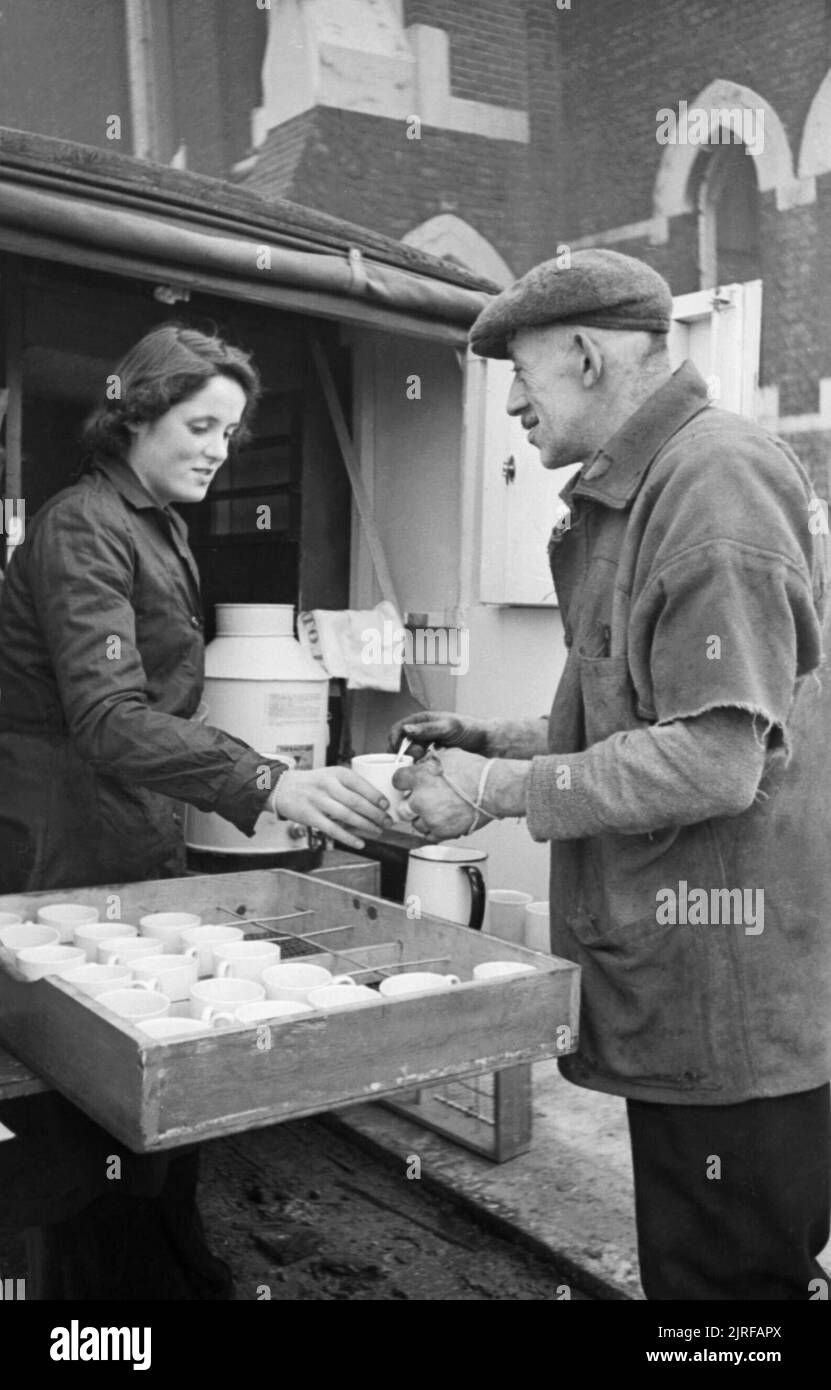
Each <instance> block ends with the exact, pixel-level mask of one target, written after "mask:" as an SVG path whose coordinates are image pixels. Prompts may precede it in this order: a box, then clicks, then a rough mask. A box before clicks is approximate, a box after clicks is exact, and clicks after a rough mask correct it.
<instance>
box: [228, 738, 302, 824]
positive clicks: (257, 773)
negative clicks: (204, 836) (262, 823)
mask: <svg viewBox="0 0 831 1390" xmlns="http://www.w3.org/2000/svg"><path fill="white" fill-rule="evenodd" d="M288 770H289V764H288V763H286V762H282V761H278V760H277V759H276V758H267V757H262V758H260V757H258V756H257V754H256V753H254V752H251V753H246V754H245V756H244V757H242V758H240V760H239V762H238V763H237V764H236V766H235V767H234V768H233V770H232V771H231V773H230V774H229V776H228V778H227V781H226V783H225V785H224V786H223V788H222V795H221V797H220V799H219V801H218V802H217V805H216V807H215V810H216V811H217V812H218V813H219V815H221V816H224V818H225V820H229V821H230V822H231V824H232V825H235V826H236V827H237V829H238V830H241V831H242V833H243V835H253V834H254V831H255V829H256V826H257V821H258V820H259V818H260V816H261V815H262V813H263V811H267V810H268V809H269V801H270V799H271V797H272V796H273V795H274V789H275V787H276V786H277V783H278V782H279V780H280V778H281V777H282V775H283V773H284V772H288Z"/></svg>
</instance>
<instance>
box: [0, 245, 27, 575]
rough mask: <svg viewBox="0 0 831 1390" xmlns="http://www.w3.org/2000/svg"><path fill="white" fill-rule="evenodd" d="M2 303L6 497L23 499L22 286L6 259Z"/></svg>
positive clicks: (0, 511)
mask: <svg viewBox="0 0 831 1390" xmlns="http://www.w3.org/2000/svg"><path fill="white" fill-rule="evenodd" d="M2 276H3V301H4V306H5V319H6V340H5V349H6V477H5V482H4V485H3V498H9V499H18V498H21V497H22V496H23V286H22V284H21V280H20V275H19V272H18V271H17V269H16V267H13V264H12V262H11V260H10V259H9V258H8V257H6V258H4V260H3V264H2ZM3 498H0V538H2V540H3V542H4V550H5V558H6V559H8V558H9V556H10V552H11V549H12V539H13V538H12V537H11V536H9V535H7V534H6V533H5V531H4V528H3V525H2V522H3V518H4V516H7V515H8V510H9V509H8V508H5V509H4V507H3ZM18 539H19V538H18Z"/></svg>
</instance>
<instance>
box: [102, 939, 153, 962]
mask: <svg viewBox="0 0 831 1390" xmlns="http://www.w3.org/2000/svg"><path fill="white" fill-rule="evenodd" d="M158 954H159V943H158V941H157V940H156V938H155V937H150V936H110V937H108V938H107V940H106V941H99V943H98V959H99V961H100V963H101V964H102V965H132V964H133V962H134V961H136V960H138V959H139V958H140V957H141V956H153V955H156V956H157V955H158Z"/></svg>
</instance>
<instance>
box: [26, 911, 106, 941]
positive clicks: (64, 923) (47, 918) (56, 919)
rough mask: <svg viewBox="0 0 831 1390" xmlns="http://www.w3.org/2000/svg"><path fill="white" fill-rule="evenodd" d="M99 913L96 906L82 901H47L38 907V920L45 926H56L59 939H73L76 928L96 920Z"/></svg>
mask: <svg viewBox="0 0 831 1390" xmlns="http://www.w3.org/2000/svg"><path fill="white" fill-rule="evenodd" d="M99 915H100V914H99V912H98V908H97V907H87V906H86V905H85V904H84V903H47V904H46V905H45V906H44V907H39V908H38V921H39V922H42V923H43V925H44V926H45V927H57V929H58V931H59V932H60V934H61V941H72V940H74V937H75V933H76V931H77V930H78V928H79V927H83V926H85V925H86V924H87V923H88V922H97V921H98V918H99Z"/></svg>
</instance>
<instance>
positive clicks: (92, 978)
mask: <svg viewBox="0 0 831 1390" xmlns="http://www.w3.org/2000/svg"><path fill="white" fill-rule="evenodd" d="M61 979H62V980H68V981H69V983H70V984H73V985H75V986H76V987H77V988H78V989H80V990H82V991H83V993H84V994H89V995H91V996H92V997H93V998H95V997H96V995H99V994H106V993H107V991H110V990H114V989H126V988H128V987H129V986H130V985H131V984H132V980H133V972H132V970H131V969H130V967H129V965H98V964H97V963H96V962H94V961H86V962H85V963H84V964H83V965H72V966H70V968H69V969H68V970H62V971H61Z"/></svg>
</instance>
